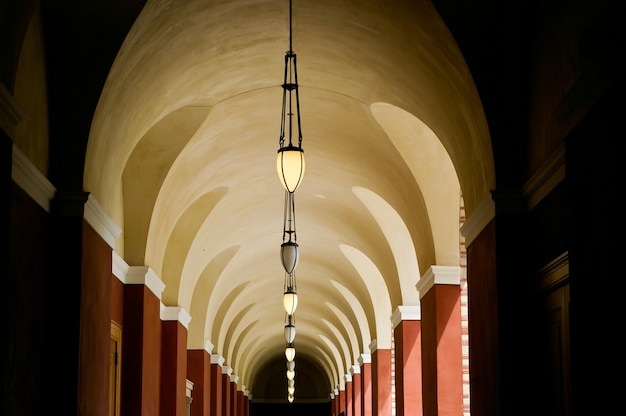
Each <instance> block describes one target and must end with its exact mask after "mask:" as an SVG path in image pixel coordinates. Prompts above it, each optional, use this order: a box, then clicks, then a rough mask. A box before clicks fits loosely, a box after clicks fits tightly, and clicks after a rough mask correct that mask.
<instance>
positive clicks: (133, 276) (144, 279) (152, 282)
mask: <svg viewBox="0 0 626 416" xmlns="http://www.w3.org/2000/svg"><path fill="white" fill-rule="evenodd" d="M124 280H125V282H126V284H129V285H146V286H147V287H148V289H150V291H151V292H152V293H154V295H155V296H156V297H157V298H158V299H159V300H161V294H162V293H163V290H164V289H165V283H163V282H162V281H161V279H160V278H159V276H157V274H156V273H155V272H154V270H152V268H150V267H147V266H130V267H129V268H128V272H127V273H126V276H125V278H124Z"/></svg>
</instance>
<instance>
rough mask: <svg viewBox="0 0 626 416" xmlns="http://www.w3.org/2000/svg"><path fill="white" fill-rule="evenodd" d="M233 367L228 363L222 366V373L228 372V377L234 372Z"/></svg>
mask: <svg viewBox="0 0 626 416" xmlns="http://www.w3.org/2000/svg"><path fill="white" fill-rule="evenodd" d="M232 372H233V369H232V368H231V367H229V366H227V365H225V366H222V374H226V375H227V376H228V377H230V375H231V374H232Z"/></svg>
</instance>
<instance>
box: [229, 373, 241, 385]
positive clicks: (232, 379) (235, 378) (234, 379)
mask: <svg viewBox="0 0 626 416" xmlns="http://www.w3.org/2000/svg"><path fill="white" fill-rule="evenodd" d="M238 381H239V376H238V375H237V374H231V375H230V382H231V383H235V384H237V382H238Z"/></svg>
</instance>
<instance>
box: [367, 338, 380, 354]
mask: <svg viewBox="0 0 626 416" xmlns="http://www.w3.org/2000/svg"><path fill="white" fill-rule="evenodd" d="M368 347H369V349H370V352H374V351H376V350H377V349H378V341H376V340H375V339H373V340H372V341H371V342H370V345H369V346H368Z"/></svg>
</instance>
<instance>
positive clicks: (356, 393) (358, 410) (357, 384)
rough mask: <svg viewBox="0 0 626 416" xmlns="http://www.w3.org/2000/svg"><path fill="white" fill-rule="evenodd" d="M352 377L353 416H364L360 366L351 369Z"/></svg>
mask: <svg viewBox="0 0 626 416" xmlns="http://www.w3.org/2000/svg"><path fill="white" fill-rule="evenodd" d="M350 375H352V415H353V416H363V407H362V397H361V394H362V393H361V367H359V366H358V365H353V366H352V367H350Z"/></svg>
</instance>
